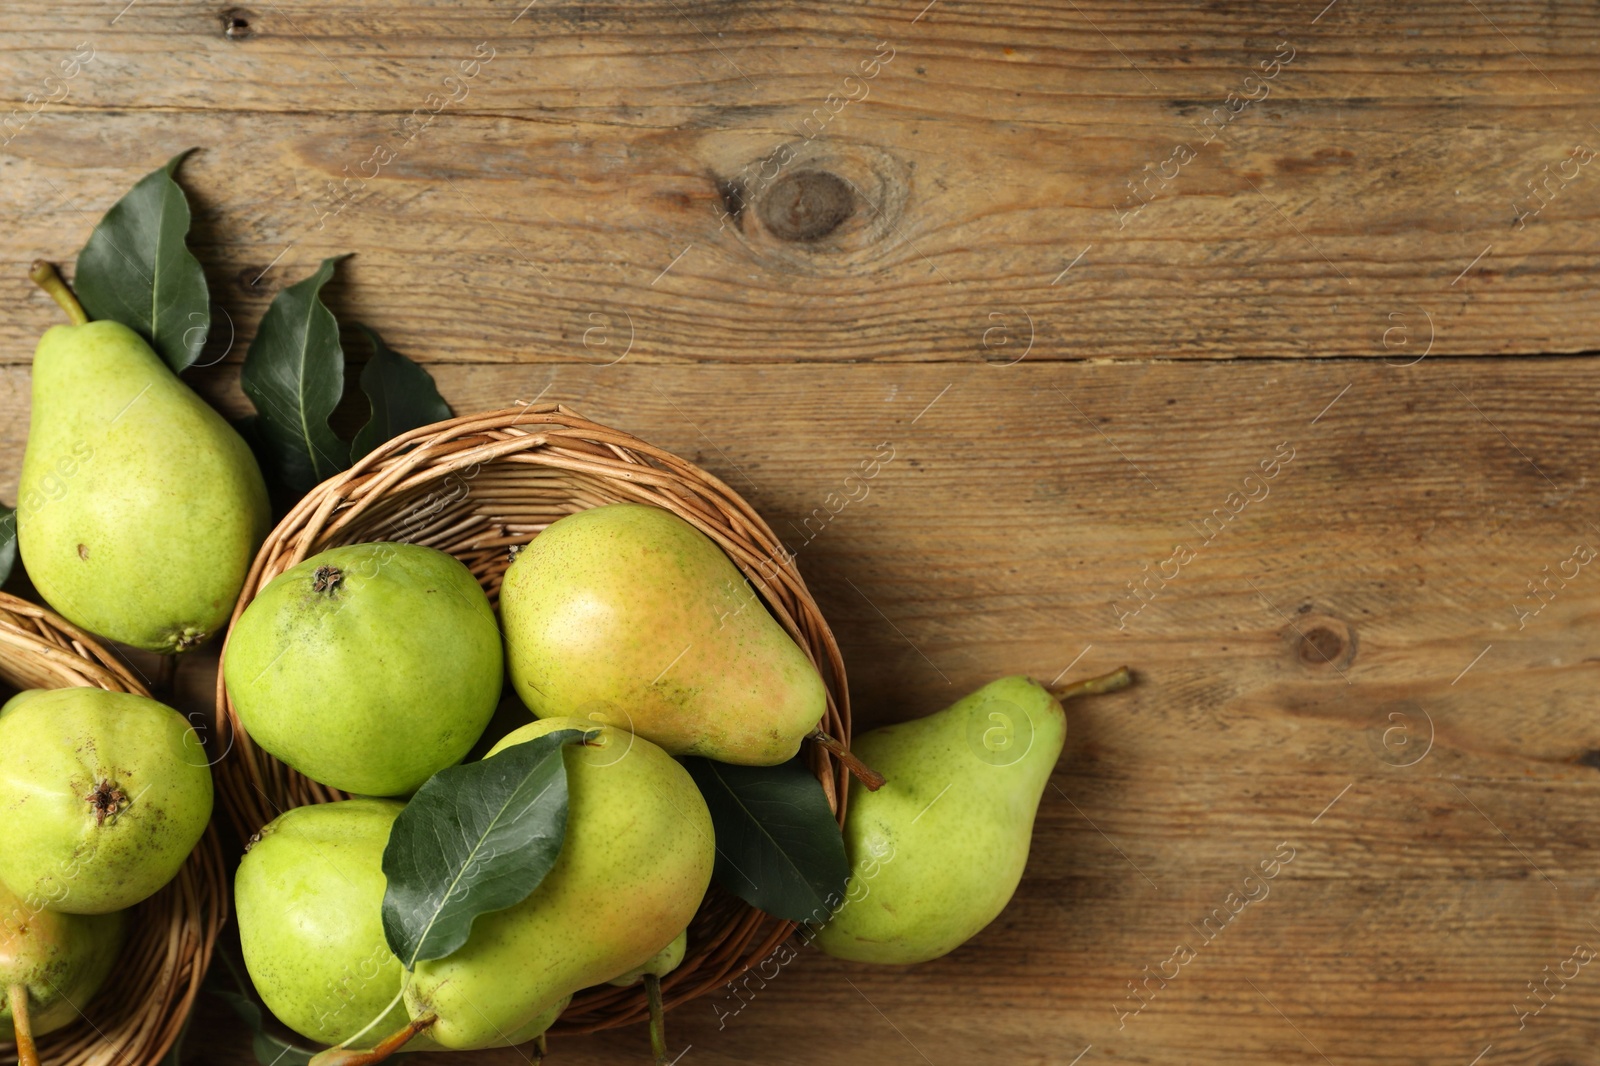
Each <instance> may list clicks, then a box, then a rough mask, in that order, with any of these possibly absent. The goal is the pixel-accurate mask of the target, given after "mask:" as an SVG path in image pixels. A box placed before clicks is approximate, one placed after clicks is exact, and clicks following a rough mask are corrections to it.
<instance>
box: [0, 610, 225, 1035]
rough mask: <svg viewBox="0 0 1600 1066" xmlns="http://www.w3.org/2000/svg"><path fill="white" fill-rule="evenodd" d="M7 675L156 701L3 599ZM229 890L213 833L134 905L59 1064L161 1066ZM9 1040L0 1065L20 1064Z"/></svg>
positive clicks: (95, 650) (75, 637)
mask: <svg viewBox="0 0 1600 1066" xmlns="http://www.w3.org/2000/svg"><path fill="white" fill-rule="evenodd" d="M0 677H3V678H4V679H5V680H6V681H7V682H9V683H10V684H12V685H15V686H17V687H18V688H73V687H79V686H90V685H92V686H95V687H98V688H103V689H106V690H107V691H109V692H132V693H136V694H138V695H140V696H148V695H150V693H149V690H147V689H146V688H145V686H144V685H143V683H141V682H140V681H139V679H138V678H136V677H135V676H134V675H133V674H132V673H130V672H129V670H128V668H127V667H126V666H125V665H123V664H122V663H121V662H120V661H119V660H118V659H116V658H115V657H114V656H113V655H112V654H111V653H110V652H108V651H107V650H106V649H105V648H104V647H102V646H101V645H100V644H99V643H97V642H96V641H95V639H94V638H93V637H91V636H89V634H87V633H85V632H84V631H83V630H81V629H79V628H78V627H76V626H74V625H72V624H71V623H70V622H68V621H67V620H66V619H64V618H62V617H60V616H59V615H56V614H54V613H52V612H51V611H49V610H46V609H45V608H43V607H39V606H36V605H34V604H31V603H28V602H27V601H26V600H20V599H17V598H16V597H15V596H11V595H8V594H6V593H0ZM227 910H228V885H227V881H226V879H225V878H224V876H223V872H222V848H221V846H220V845H219V844H218V841H217V832H216V828H215V827H214V826H212V827H208V828H207V829H206V834H205V836H204V837H202V838H201V841H200V843H199V845H197V846H196V847H195V849H194V851H193V852H192V853H191V854H190V856H189V859H188V861H187V862H185V863H184V865H183V868H182V869H181V870H179V872H178V876H177V877H176V878H174V879H173V881H172V883H171V884H169V885H167V887H165V888H163V889H162V890H161V891H160V892H158V893H156V894H155V895H154V896H152V897H151V898H149V899H147V900H145V901H144V902H143V903H141V904H139V905H138V906H137V907H135V908H133V911H132V913H131V914H130V915H129V921H128V942H127V943H126V944H125V945H123V949H122V954H121V956H119V958H118V961H117V968H116V969H115V970H114V971H113V972H112V975H111V977H110V978H109V979H108V980H107V981H106V984H105V986H104V987H103V988H101V990H100V992H99V994H98V995H96V996H95V998H94V1000H93V1001H92V1002H91V1003H90V1004H89V1005H88V1007H87V1008H86V1010H85V1011H84V1016H83V1017H82V1018H80V1019H79V1020H78V1021H76V1022H74V1023H72V1024H71V1025H69V1026H67V1027H66V1028H64V1029H59V1030H57V1031H56V1032H54V1033H50V1034H48V1035H46V1036H42V1037H40V1038H39V1040H38V1045H39V1057H40V1060H41V1061H43V1062H47V1063H49V1064H50V1066H112V1064H117V1066H154V1064H155V1063H158V1062H160V1061H161V1059H162V1057H163V1056H164V1055H166V1053H167V1051H168V1050H169V1049H170V1048H171V1047H172V1044H173V1042H174V1041H175V1040H177V1039H178V1035H179V1033H181V1032H182V1031H183V1026H184V1023H185V1022H186V1021H187V1020H188V1017H189V1009H190V1007H191V1006H192V1005H193V1004H194V1000H195V996H196V995H197V994H198V993H199V991H200V983H201V981H202V980H204V978H205V974H206V967H207V966H208V965H209V964H210V962H211V953H212V951H213V950H214V949H215V948H216V943H217V933H218V932H219V931H220V930H221V928H222V923H223V922H224V920H226V918H227ZM16 1061H17V1059H16V1047H15V1045H13V1044H10V1043H6V1042H0V1062H4V1063H14V1062H16Z"/></svg>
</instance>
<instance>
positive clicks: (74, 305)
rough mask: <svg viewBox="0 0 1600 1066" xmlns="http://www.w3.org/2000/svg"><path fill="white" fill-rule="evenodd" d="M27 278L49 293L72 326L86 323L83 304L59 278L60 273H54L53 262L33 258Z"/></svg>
mask: <svg viewBox="0 0 1600 1066" xmlns="http://www.w3.org/2000/svg"><path fill="white" fill-rule="evenodd" d="M28 280H29V281H31V282H33V283H34V284H35V285H37V286H39V288H41V289H43V290H44V291H45V292H47V293H49V294H50V299H52V300H54V301H55V302H56V304H57V305H58V306H59V307H60V308H61V310H63V311H65V312H66V313H67V317H68V318H70V319H72V324H73V325H74V326H82V325H85V324H86V323H88V321H89V316H88V314H86V313H85V312H84V310H83V305H82V304H81V303H79V302H78V298H77V297H76V296H74V295H73V294H72V290H71V289H69V288H67V283H66V282H64V281H62V280H61V275H60V274H58V273H56V268H55V264H54V263H47V262H45V261H44V260H43V259H35V260H34V261H33V269H31V270H29V271H28Z"/></svg>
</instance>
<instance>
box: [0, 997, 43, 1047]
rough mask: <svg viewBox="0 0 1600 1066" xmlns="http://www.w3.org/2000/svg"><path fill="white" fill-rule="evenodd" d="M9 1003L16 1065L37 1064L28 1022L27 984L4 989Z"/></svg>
mask: <svg viewBox="0 0 1600 1066" xmlns="http://www.w3.org/2000/svg"><path fill="white" fill-rule="evenodd" d="M6 998H7V999H8V1000H9V1001H10V1003H11V1027H12V1028H13V1029H15V1030H16V1041H17V1066H39V1050H38V1048H36V1047H34V1044H33V1026H32V1025H31V1024H29V1022H28V986H27V985H12V986H11V987H9V988H7V989H6Z"/></svg>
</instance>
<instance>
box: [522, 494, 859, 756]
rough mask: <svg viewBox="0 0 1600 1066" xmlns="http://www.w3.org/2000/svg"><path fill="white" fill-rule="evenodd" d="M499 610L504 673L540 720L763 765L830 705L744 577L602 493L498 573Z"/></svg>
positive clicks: (680, 530) (665, 519)
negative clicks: (600, 725) (603, 501)
mask: <svg viewBox="0 0 1600 1066" xmlns="http://www.w3.org/2000/svg"><path fill="white" fill-rule="evenodd" d="M500 614H501V619H502V622H503V624H504V626H505V634H506V656H507V659H508V662H509V665H510V668H511V680H512V683H513V684H514V685H515V686H516V689H517V694H518V695H519V696H521V697H522V700H523V702H524V703H526V704H527V705H528V708H529V709H530V710H532V711H533V713H534V714H535V715H537V716H538V717H541V718H545V717H550V716H558V715H580V716H587V717H589V718H591V719H594V720H597V721H605V722H608V723H610V724H612V725H618V726H621V727H623V728H625V729H631V730H632V731H633V732H634V733H636V734H638V735H639V736H641V737H645V738H647V739H649V740H652V741H654V742H655V743H657V744H659V745H660V746H661V747H663V748H665V749H666V750H667V751H669V752H671V753H672V754H674V755H704V756H706V757H708V758H712V759H717V760H719V761H721V762H729V763H739V764H743V765H747V766H771V765H775V764H777V763H781V762H786V761H787V760H788V759H790V758H792V757H793V756H794V754H795V752H797V751H798V750H799V748H800V742H801V740H802V739H804V738H805V737H806V735H807V734H809V733H810V732H811V731H812V730H814V729H816V728H817V725H818V723H819V721H820V720H821V718H822V716H823V714H824V713H825V712H826V711H827V707H828V702H827V692H826V690H825V689H824V688H823V684H822V678H821V676H819V675H818V673H817V670H816V667H815V666H813V665H812V663H811V660H810V659H809V658H807V656H806V654H805V652H803V651H802V650H801V649H800V647H799V646H798V645H796V644H795V642H794V641H793V640H792V639H791V638H790V637H789V634H788V633H787V632H785V631H784V629H783V627H782V626H780V625H779V624H778V623H777V621H776V620H775V619H774V618H773V617H772V616H771V615H770V614H768V613H767V610H766V608H765V607H764V606H762V603H761V601H760V599H758V598H757V596H756V594H755V592H754V591H753V589H752V588H751V587H750V585H749V584H748V583H747V582H746V580H745V578H744V576H743V575H742V574H741V573H740V572H739V570H738V569H737V568H736V567H735V566H734V565H733V563H732V562H731V561H730V560H729V559H728V557H727V556H726V555H724V554H723V552H722V550H721V549H720V548H718V547H717V545H716V544H715V543H714V542H713V541H712V540H711V539H710V538H709V537H707V536H706V535H705V534H703V533H701V532H700V531H699V530H697V529H695V527H694V526H692V525H690V524H689V523H688V522H686V521H684V520H683V519H681V518H679V517H678V516H677V515H675V514H672V513H671V512H670V511H664V510H661V509H660V508H656V507H647V506H644V505H643V504H634V503H613V504H608V505H606V506H604V507H595V508H592V509H590V510H586V511H579V512H578V513H576V514H572V515H568V516H567V517H565V518H562V519H560V520H559V521H557V522H555V523H553V524H551V526H550V527H549V528H548V529H546V530H545V531H544V532H543V533H541V534H539V536H538V537H536V538H535V539H534V540H533V542H532V543H531V544H529V545H528V546H527V547H526V548H524V549H523V550H522V552H521V553H520V554H518V556H517V558H516V561H515V562H513V563H512V564H511V568H510V569H509V570H508V571H507V572H506V576H505V585H504V587H503V588H502V589H501V592H500Z"/></svg>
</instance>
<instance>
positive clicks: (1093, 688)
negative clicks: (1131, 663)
mask: <svg viewBox="0 0 1600 1066" xmlns="http://www.w3.org/2000/svg"><path fill="white" fill-rule="evenodd" d="M1132 683H1133V675H1132V674H1130V673H1129V672H1128V668H1127V667H1126V666H1119V667H1117V668H1116V669H1115V670H1113V671H1111V672H1110V673H1109V674H1101V675H1100V676H1099V677H1091V678H1088V679H1087V680H1084V681H1074V682H1073V683H1072V684H1070V685H1062V686H1060V687H1059V688H1052V689H1050V690H1049V692H1050V695H1052V696H1054V697H1055V698H1056V699H1058V700H1061V701H1063V702H1065V701H1066V700H1070V699H1072V698H1073V697H1074V696H1098V695H1100V694H1101V693H1104V692H1115V691H1117V690H1118V689H1120V688H1127V687H1128V686H1129V685H1131V684H1132Z"/></svg>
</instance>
